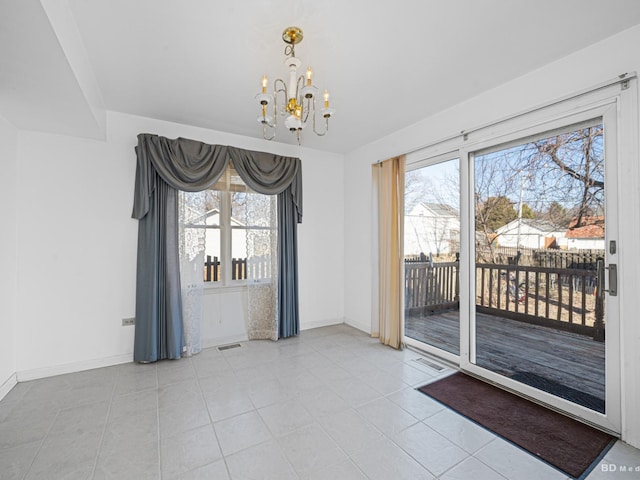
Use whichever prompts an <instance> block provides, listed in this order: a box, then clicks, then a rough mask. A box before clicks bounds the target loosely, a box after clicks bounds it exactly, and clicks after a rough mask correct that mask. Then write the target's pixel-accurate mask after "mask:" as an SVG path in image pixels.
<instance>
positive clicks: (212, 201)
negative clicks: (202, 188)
mask: <svg viewBox="0 0 640 480" xmlns="http://www.w3.org/2000/svg"><path fill="white" fill-rule="evenodd" d="M220 195H221V193H220V192H219V191H216V190H207V192H206V197H205V209H206V217H205V222H204V223H205V224H206V225H213V226H218V227H219V226H220V208H221V199H220ZM218 244H219V243H218Z"/></svg>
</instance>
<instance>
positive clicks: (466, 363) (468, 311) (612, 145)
mask: <svg viewBox="0 0 640 480" xmlns="http://www.w3.org/2000/svg"><path fill="white" fill-rule="evenodd" d="M620 95H621V88H620V85H617V84H616V85H613V86H610V87H608V88H606V89H602V90H598V91H596V92H593V93H591V94H588V95H583V96H581V97H579V98H576V99H571V100H567V101H565V102H562V103H559V104H554V105H552V106H550V107H548V108H545V109H541V110H538V111H536V112H533V113H530V114H527V115H525V116H522V117H517V118H516V119H514V120H512V121H507V122H504V123H503V124H500V125H496V126H493V127H492V128H491V132H488V133H485V135H481V134H482V133H483V132H476V135H474V136H476V137H478V139H477V140H475V141H474V140H470V141H468V142H467V143H466V144H465V145H464V147H463V148H461V150H460V175H461V186H462V188H461V224H462V225H463V227H462V228H461V239H460V241H461V255H460V263H461V268H460V283H461V289H460V290H461V308H460V313H461V329H460V341H461V345H460V368H461V370H463V371H465V372H467V373H469V374H471V375H475V376H478V377H482V378H483V379H485V380H487V381H489V382H492V383H495V384H497V385H500V386H501V387H503V388H506V389H509V390H512V391H514V392H516V393H518V394H520V395H523V396H525V397H528V398H531V399H533V400H535V401H537V402H540V403H543V404H545V405H547V406H549V407H551V408H554V409H557V410H561V411H563V412H565V413H567V414H569V415H571V416H574V417H576V418H579V419H581V420H582V421H585V422H587V423H591V424H593V425H596V426H598V427H599V428H601V429H604V430H607V431H609V432H611V433H614V434H620V432H621V373H620V366H621V349H620V347H621V345H620V310H619V297H611V296H608V297H607V300H606V302H605V308H606V314H605V318H606V320H607V335H606V342H607V343H606V346H605V350H606V353H605V358H606V361H605V365H606V366H605V369H606V373H605V379H606V380H605V381H606V386H605V388H606V413H605V414H601V413H599V412H596V411H594V410H590V409H588V408H586V407H583V406H580V405H577V404H575V403H572V402H570V401H568V400H564V399H561V398H559V397H557V396H554V395H552V394H550V393H547V392H544V391H541V390H538V389H535V388H533V387H530V386H528V385H525V384H523V383H520V382H517V381H515V380H512V379H510V378H508V377H505V376H503V375H500V374H498V373H495V372H492V371H490V370H488V369H485V368H483V367H480V366H478V365H476V363H475V360H476V342H475V332H476V315H475V313H476V305H475V304H476V301H475V299H476V292H475V287H476V278H475V242H474V241H471V240H472V238H474V234H475V233H474V232H475V228H474V224H475V212H474V208H475V206H474V187H475V186H474V175H473V165H474V154H475V153H478V152H482V151H483V150H484V151H486V150H487V149H492V148H496V147H500V146H503V145H505V146H508V145H509V144H514V143H521V142H526V141H527V139H528V137H533V136H537V135H541V134H545V133H547V132H553V131H554V130H558V129H562V128H565V127H570V126H571V125H574V124H579V123H580V122H584V121H588V120H592V119H596V118H602V121H603V123H604V131H605V158H606V160H605V169H606V171H605V178H606V179H607V190H606V192H605V195H606V200H605V202H606V203H605V205H606V216H605V218H606V222H607V227H606V236H607V241H609V240H616V241H617V240H618V203H619V200H618V195H619V189H618V181H619V177H618V171H617V167H618V163H619V159H618V150H619V142H620V137H619V134H618V125H617V124H618V117H619V111H620ZM618 243H620V242H618ZM607 257H608V258H607V263H609V262H612V263H617V264H618V265H619V269H624V266H623V265H620V263H621V262H619V260H618V259H617V258H615V259H613V258H611V257H612V255H611V254H609V253H608V250H607ZM465 300H466V302H465V305H464V306H463V304H462V302H463V301H465Z"/></svg>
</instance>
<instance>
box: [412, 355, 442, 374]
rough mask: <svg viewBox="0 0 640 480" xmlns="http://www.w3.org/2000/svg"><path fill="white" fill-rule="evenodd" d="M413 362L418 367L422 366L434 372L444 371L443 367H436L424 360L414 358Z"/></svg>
mask: <svg viewBox="0 0 640 480" xmlns="http://www.w3.org/2000/svg"><path fill="white" fill-rule="evenodd" d="M414 362H416V363H419V364H420V365H424V366H425V367H429V368H431V369H433V370H435V371H436V372H441V371H443V370H444V367H443V366H442V365H438V364H437V363H433V362H430V361H429V360H427V359H426V358H416V359H415V360H414Z"/></svg>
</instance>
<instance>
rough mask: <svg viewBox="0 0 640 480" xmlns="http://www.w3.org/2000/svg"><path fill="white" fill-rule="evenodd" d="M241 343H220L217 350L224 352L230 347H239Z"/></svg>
mask: <svg viewBox="0 0 640 480" xmlns="http://www.w3.org/2000/svg"><path fill="white" fill-rule="evenodd" d="M240 347H242V345H240V344H239V343H232V344H230V345H220V346H219V347H217V348H218V351H219V352H224V351H225V350H231V349H232V348H240Z"/></svg>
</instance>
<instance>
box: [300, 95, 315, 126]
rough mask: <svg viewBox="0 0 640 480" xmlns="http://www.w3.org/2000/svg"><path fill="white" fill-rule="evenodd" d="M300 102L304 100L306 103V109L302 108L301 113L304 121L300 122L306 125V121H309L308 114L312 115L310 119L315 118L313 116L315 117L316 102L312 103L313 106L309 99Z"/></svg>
mask: <svg viewBox="0 0 640 480" xmlns="http://www.w3.org/2000/svg"><path fill="white" fill-rule="evenodd" d="M302 100H303V102H304V100H306V101H307V108H306V109H305V108H304V107H303V108H302V111H303V113H304V120H303V121H302V123H305V124H306V123H307V121H309V114H312V117H315V115H316V109H315V104H316V102H313V104H312V103H311V99H310V98H305V99H302ZM312 105H313V108H311V106H312ZM312 112H313V113H312Z"/></svg>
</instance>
